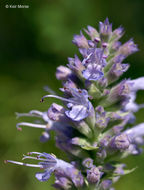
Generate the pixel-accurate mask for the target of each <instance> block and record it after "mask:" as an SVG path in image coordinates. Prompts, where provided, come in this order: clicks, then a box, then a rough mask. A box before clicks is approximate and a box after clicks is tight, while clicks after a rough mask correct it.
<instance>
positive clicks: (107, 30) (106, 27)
mask: <svg viewBox="0 0 144 190" xmlns="http://www.w3.org/2000/svg"><path fill="white" fill-rule="evenodd" d="M99 30H100V37H101V39H102V41H105V42H107V41H108V40H109V38H110V36H111V34H112V24H110V23H109V20H108V18H106V20H105V21H104V22H103V23H102V22H100V23H99Z"/></svg>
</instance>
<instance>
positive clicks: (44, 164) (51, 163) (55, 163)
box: [5, 152, 78, 181]
mask: <svg viewBox="0 0 144 190" xmlns="http://www.w3.org/2000/svg"><path fill="white" fill-rule="evenodd" d="M33 154H35V155H36V156H31V155H33ZM24 159H33V160H37V161H40V162H39V163H38V164H27V163H23V162H17V161H12V160H6V161H5V162H6V163H8V162H9V163H13V164H17V165H24V166H28V167H37V168H41V169H44V172H38V173H36V175H35V177H36V178H37V179H38V180H39V181H47V180H48V179H49V178H50V176H51V174H52V172H54V171H55V170H56V171H57V170H60V171H61V173H62V174H63V175H64V177H65V176H67V171H68V170H69V171H71V172H73V170H74V169H75V168H74V166H73V165H71V164H69V163H67V162H65V161H63V160H60V159H57V158H56V157H55V155H53V154H47V153H39V152H29V153H28V155H27V156H25V155H24V157H23V160H24ZM75 171H76V172H77V173H78V170H77V169H75ZM73 175H74V174H73ZM67 177H68V176H67ZM71 180H74V179H73V177H72V176H71Z"/></svg>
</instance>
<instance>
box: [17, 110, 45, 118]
mask: <svg viewBox="0 0 144 190" xmlns="http://www.w3.org/2000/svg"><path fill="white" fill-rule="evenodd" d="M42 115H43V113H42V112H40V111H38V110H31V111H30V112H29V113H18V112H16V116H17V118H19V117H23V116H24V117H25V116H26V117H35V116H36V117H40V116H42Z"/></svg>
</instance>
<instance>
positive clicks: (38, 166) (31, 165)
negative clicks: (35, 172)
mask: <svg viewBox="0 0 144 190" xmlns="http://www.w3.org/2000/svg"><path fill="white" fill-rule="evenodd" d="M5 163H12V164H17V165H21V166H28V167H35V168H43V166H42V165H37V164H27V163H23V162H17V161H13V160H5Z"/></svg>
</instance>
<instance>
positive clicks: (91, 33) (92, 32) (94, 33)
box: [85, 26, 99, 41]
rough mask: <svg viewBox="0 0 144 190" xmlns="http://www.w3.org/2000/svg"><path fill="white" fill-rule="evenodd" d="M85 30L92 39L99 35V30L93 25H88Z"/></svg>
mask: <svg viewBox="0 0 144 190" xmlns="http://www.w3.org/2000/svg"><path fill="white" fill-rule="evenodd" d="M85 32H86V33H87V34H88V35H89V36H90V38H91V40H92V41H94V40H95V39H96V38H98V37H99V33H98V31H97V30H96V29H95V28H93V27H92V26H87V30H86V29H85Z"/></svg>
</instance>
